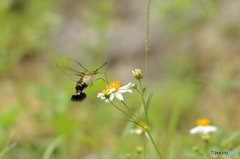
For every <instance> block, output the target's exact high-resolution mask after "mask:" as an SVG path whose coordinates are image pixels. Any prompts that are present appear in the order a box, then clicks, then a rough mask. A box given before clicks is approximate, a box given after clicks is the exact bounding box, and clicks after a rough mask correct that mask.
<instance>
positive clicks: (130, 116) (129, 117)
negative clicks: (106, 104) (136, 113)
mask: <svg viewBox="0 0 240 159" xmlns="http://www.w3.org/2000/svg"><path fill="white" fill-rule="evenodd" d="M108 100H109V99H108ZM109 101H110V100H109ZM110 103H111V104H112V105H113V106H114V107H115V108H117V109H118V110H120V111H121V112H122V113H123V114H125V115H126V116H128V117H129V118H130V119H131V120H132V121H135V122H136V120H134V119H133V118H132V117H131V116H130V115H128V114H127V113H126V112H124V111H123V110H122V109H120V108H118V107H117V106H116V105H115V104H113V102H112V101H110Z"/></svg>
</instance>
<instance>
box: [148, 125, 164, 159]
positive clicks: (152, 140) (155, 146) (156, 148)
mask: <svg viewBox="0 0 240 159" xmlns="http://www.w3.org/2000/svg"><path fill="white" fill-rule="evenodd" d="M145 131H146V133H147V134H148V136H149V139H150V141H151V142H152V144H153V147H154V148H155V150H156V152H157V154H158V156H159V158H160V159H163V156H162V154H161V152H160V151H159V149H158V147H157V144H156V143H155V141H154V139H153V137H152V135H151V133H150V131H149V130H148V128H146V129H145Z"/></svg>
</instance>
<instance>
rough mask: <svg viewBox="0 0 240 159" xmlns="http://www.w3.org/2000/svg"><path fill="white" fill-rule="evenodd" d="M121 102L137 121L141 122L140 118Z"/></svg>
mask: <svg viewBox="0 0 240 159" xmlns="http://www.w3.org/2000/svg"><path fill="white" fill-rule="evenodd" d="M121 102H122V103H123V105H124V106H125V107H126V108H127V110H128V111H129V112H130V113H131V114H132V115H133V116H134V117H135V118H136V121H138V122H140V121H139V119H138V117H137V116H136V115H135V114H134V113H133V111H132V110H131V109H130V108H129V107H128V106H127V104H126V103H125V102H124V101H122V100H121Z"/></svg>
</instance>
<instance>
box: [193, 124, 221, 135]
mask: <svg viewBox="0 0 240 159" xmlns="http://www.w3.org/2000/svg"><path fill="white" fill-rule="evenodd" d="M215 131H217V127H215V126H211V125H205V126H203V125H199V126H196V127H194V128H192V129H191V130H190V134H196V133H202V134H205V135H207V134H208V133H210V132H215Z"/></svg>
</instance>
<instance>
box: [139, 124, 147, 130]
mask: <svg viewBox="0 0 240 159" xmlns="http://www.w3.org/2000/svg"><path fill="white" fill-rule="evenodd" d="M141 125H142V126H140V125H137V128H138V129H140V130H142V131H145V129H146V128H148V127H147V125H146V124H145V123H141ZM148 129H149V128H148Z"/></svg>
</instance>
